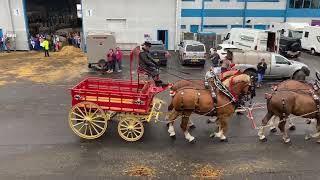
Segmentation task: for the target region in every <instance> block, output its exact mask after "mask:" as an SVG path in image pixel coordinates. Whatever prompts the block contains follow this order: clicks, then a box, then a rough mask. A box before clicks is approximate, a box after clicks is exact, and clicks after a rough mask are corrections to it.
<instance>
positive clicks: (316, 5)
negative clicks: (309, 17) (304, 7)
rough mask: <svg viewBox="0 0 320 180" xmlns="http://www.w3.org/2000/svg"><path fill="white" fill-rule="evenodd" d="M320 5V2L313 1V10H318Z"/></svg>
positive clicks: (319, 0)
mask: <svg viewBox="0 0 320 180" xmlns="http://www.w3.org/2000/svg"><path fill="white" fill-rule="evenodd" d="M319 5H320V0H312V1H311V8H312V9H318V8H319Z"/></svg>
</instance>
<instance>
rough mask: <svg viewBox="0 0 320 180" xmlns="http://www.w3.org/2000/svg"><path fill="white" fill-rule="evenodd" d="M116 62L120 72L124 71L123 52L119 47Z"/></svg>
mask: <svg viewBox="0 0 320 180" xmlns="http://www.w3.org/2000/svg"><path fill="white" fill-rule="evenodd" d="M115 54H116V64H117V65H118V72H121V71H122V62H121V61H122V56H123V53H122V51H121V49H120V48H119V47H117V48H116V53H115Z"/></svg>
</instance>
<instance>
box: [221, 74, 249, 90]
mask: <svg viewBox="0 0 320 180" xmlns="http://www.w3.org/2000/svg"><path fill="white" fill-rule="evenodd" d="M231 80H232V82H233V84H236V83H239V82H250V81H251V79H250V76H248V75H247V74H240V75H237V76H231V77H229V78H228V79H226V80H225V81H223V82H222V83H223V85H225V86H226V87H228V88H229V87H230V83H231Z"/></svg>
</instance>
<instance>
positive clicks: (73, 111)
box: [72, 111, 84, 119]
mask: <svg viewBox="0 0 320 180" xmlns="http://www.w3.org/2000/svg"><path fill="white" fill-rule="evenodd" d="M72 114H75V115H76V116H80V117H82V118H83V119H84V116H82V115H80V114H78V113H76V112H74V111H72Z"/></svg>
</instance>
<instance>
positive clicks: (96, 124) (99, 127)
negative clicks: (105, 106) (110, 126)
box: [92, 122, 103, 130]
mask: <svg viewBox="0 0 320 180" xmlns="http://www.w3.org/2000/svg"><path fill="white" fill-rule="evenodd" d="M92 124H93V125H95V126H97V127H98V128H100V129H101V130H103V128H102V127H101V126H99V125H97V124H96V123H94V122H92Z"/></svg>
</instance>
